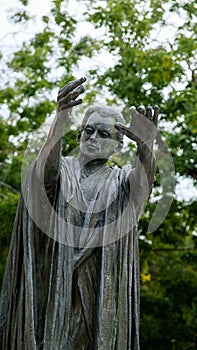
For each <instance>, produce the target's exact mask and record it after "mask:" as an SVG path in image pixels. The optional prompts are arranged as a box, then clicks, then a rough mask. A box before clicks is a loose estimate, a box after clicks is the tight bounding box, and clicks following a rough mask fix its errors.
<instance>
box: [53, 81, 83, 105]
mask: <svg viewBox="0 0 197 350" xmlns="http://www.w3.org/2000/svg"><path fill="white" fill-rule="evenodd" d="M84 91H85V89H84V86H83V85H80V86H78V87H77V88H76V89H75V90H73V91H71V92H69V93H68V94H67V95H66V96H64V97H62V98H61V99H60V100H59V101H58V103H59V105H62V104H65V103H68V102H70V101H73V100H76V98H77V97H78V96H79V95H80V94H82V93H83V92H84Z"/></svg>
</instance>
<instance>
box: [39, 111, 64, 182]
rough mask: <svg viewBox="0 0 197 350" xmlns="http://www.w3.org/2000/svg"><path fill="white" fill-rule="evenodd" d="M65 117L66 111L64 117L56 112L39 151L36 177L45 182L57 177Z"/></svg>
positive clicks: (54, 179)
mask: <svg viewBox="0 0 197 350" xmlns="http://www.w3.org/2000/svg"><path fill="white" fill-rule="evenodd" d="M67 119H68V113H64V118H63V117H62V116H61V115H59V114H58V113H57V114H56V117H55V119H54V121H53V124H52V125H51V129H50V131H49V134H48V136H47V139H46V141H45V143H44V144H43V146H42V148H41V150H40V152H39V155H38V159H37V163H36V172H37V176H38V178H39V179H43V180H44V181H45V182H46V181H47V179H48V181H49V182H51V181H52V182H54V181H56V180H57V179H58V177H59V171H60V162H61V143H62V142H61V140H62V136H63V132H64V129H65V125H66V122H67ZM48 181H47V182H48Z"/></svg>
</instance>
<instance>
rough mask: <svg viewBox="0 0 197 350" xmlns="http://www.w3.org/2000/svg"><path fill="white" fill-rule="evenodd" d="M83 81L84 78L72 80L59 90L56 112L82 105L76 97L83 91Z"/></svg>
mask: <svg viewBox="0 0 197 350" xmlns="http://www.w3.org/2000/svg"><path fill="white" fill-rule="evenodd" d="M85 81H86V78H85V77H83V78H80V79H77V80H73V81H71V82H69V83H68V84H66V85H65V86H64V87H63V88H61V89H60V90H59V92H58V96H57V112H62V111H63V110H65V109H68V108H71V107H73V106H77V105H79V104H81V103H82V99H78V100H77V97H78V96H79V95H80V94H82V93H83V92H84V91H85V89H84V86H83V85H82V84H83V83H84V82H85Z"/></svg>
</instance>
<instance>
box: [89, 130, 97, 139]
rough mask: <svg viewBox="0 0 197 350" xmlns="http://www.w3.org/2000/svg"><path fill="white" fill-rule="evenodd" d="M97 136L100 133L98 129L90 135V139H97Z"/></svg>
mask: <svg viewBox="0 0 197 350" xmlns="http://www.w3.org/2000/svg"><path fill="white" fill-rule="evenodd" d="M97 136H98V133H97V130H95V131H94V132H93V134H91V135H90V140H94V139H96V138H97Z"/></svg>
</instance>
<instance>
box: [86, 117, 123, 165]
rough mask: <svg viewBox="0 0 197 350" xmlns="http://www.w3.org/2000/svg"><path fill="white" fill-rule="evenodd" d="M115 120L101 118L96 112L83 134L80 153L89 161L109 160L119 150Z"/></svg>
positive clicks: (87, 123) (88, 121)
mask: <svg viewBox="0 0 197 350" xmlns="http://www.w3.org/2000/svg"><path fill="white" fill-rule="evenodd" d="M114 124H115V120H114V118H104V117H101V116H100V115H99V114H98V113H97V112H94V113H92V114H91V115H90V117H89V118H88V120H87V122H86V125H85V127H84V129H83V131H82V133H81V139H80V153H81V154H82V155H83V156H84V158H85V159H86V160H87V161H90V160H94V159H108V158H109V157H110V156H111V155H112V154H113V153H114V152H116V151H117V150H118V148H119V143H118V141H117V140H116V135H117V131H116V129H115V127H114Z"/></svg>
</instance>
